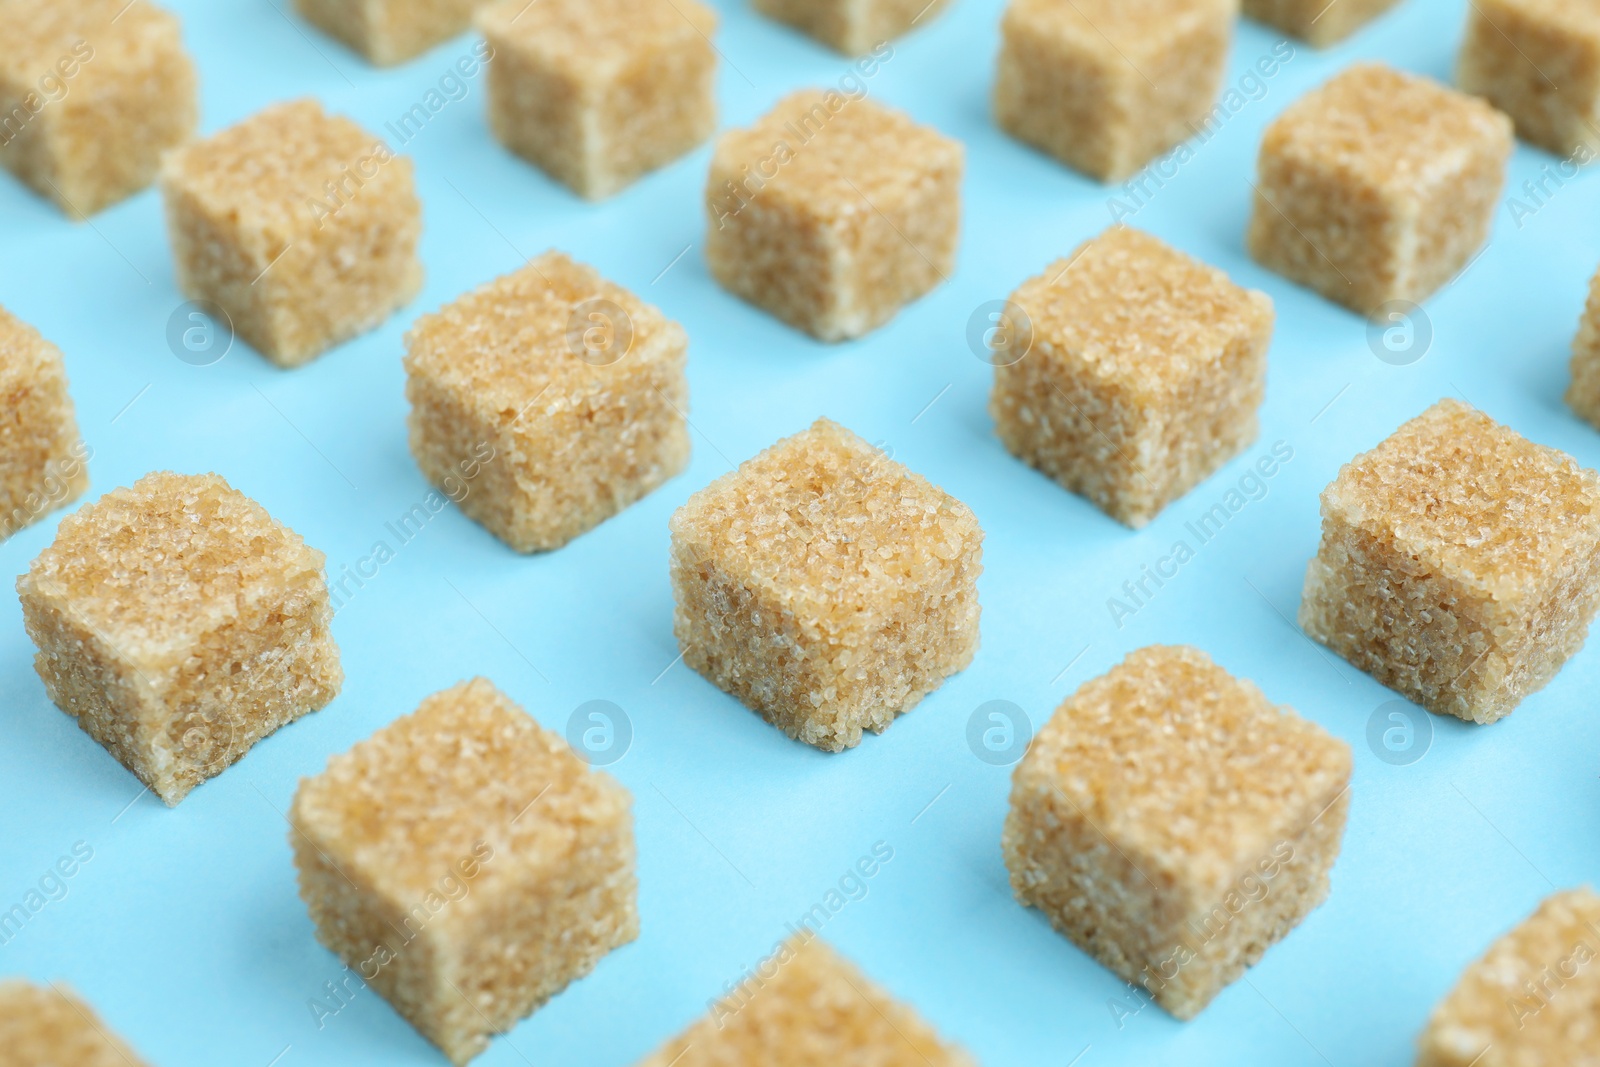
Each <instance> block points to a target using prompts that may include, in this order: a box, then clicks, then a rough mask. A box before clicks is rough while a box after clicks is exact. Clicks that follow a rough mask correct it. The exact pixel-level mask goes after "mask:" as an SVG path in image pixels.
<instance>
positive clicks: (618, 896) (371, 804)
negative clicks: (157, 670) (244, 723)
mask: <svg viewBox="0 0 1600 1067" xmlns="http://www.w3.org/2000/svg"><path fill="white" fill-rule="evenodd" d="M631 806H632V798H631V797H630V796H629V795H628V792H627V790H626V789H624V788H623V787H622V786H621V785H619V784H617V782H616V781H615V780H614V779H612V778H611V777H610V776H609V775H607V774H604V773H602V772H599V771H591V770H590V769H589V767H588V766H587V765H585V764H584V762H583V761H582V760H580V759H579V758H578V757H577V756H576V755H574V754H573V751H572V749H570V748H569V747H568V746H567V743H566V742H565V741H564V740H563V739H562V738H561V737H560V736H559V735H557V734H554V733H551V732H550V731H548V730H545V729H543V728H541V727H540V726H539V724H538V723H536V722H535V721H534V720H533V719H532V718H531V717H529V716H528V714H527V713H526V712H524V711H523V710H522V709H521V708H519V707H518V706H517V705H516V704H513V703H512V702H511V701H510V700H509V699H507V698H506V696H505V695H504V694H502V693H501V692H500V691H499V690H497V689H496V688H495V687H494V686H493V685H491V684H490V683H488V682H487V681H485V680H483V679H481V678H479V679H475V680H473V681H471V682H464V683H462V684H460V685H457V686H455V687H454V688H451V689H447V690H445V691H444V692H442V693H436V694H434V695H433V696H431V697H429V698H428V699H426V700H424V701H423V702H422V705H421V707H419V708H418V709H417V710H416V711H415V712H414V713H412V714H410V715H407V716H405V717H403V718H401V719H399V720H397V721H395V722H394V723H391V724H390V725H389V726H386V727H384V728H383V729H382V730H379V731H378V732H377V733H376V734H374V735H373V736H372V737H370V738H368V739H367V740H365V741H362V742H360V743H359V744H357V745H356V746H355V747H354V748H352V749H351V750H350V751H349V752H346V753H344V754H343V755H339V756H335V757H333V759H331V760H329V762H328V768H327V770H326V771H324V772H323V773H322V774H320V775H318V776H317V777H315V778H308V779H306V780H304V781H303V782H301V784H300V789H299V791H298V792H297V793H296V794H295V798H294V805H293V810H292V812H291V814H290V822H291V824H292V827H293V829H292V831H291V833H290V840H291V842H292V844H293V846H294V857H295V866H296V867H297V868H298V870H299V875H300V894H301V896H302V897H304V898H305V901H306V904H307V905H308V906H309V908H310V911H311V918H312V920H313V922H314V923H315V924H316V930H317V937H318V939H319V940H320V941H321V942H322V943H323V944H324V945H326V946H327V947H328V948H329V949H331V950H332V951H334V952H335V953H337V954H338V955H339V956H340V957H342V958H343V959H344V961H345V962H346V963H347V964H348V965H349V966H350V967H351V968H353V969H354V970H355V971H356V972H357V973H358V974H359V975H360V976H361V979H362V980H363V981H364V982H366V983H367V984H369V985H371V986H372V987H373V988H374V989H376V990H377V991H378V992H379V993H380V994H382V995H383V996H384V998H385V999H387V1000H388V1001H389V1003H390V1004H392V1005H394V1007H395V1010H397V1011H398V1012H399V1013H400V1014H401V1015H403V1016H404V1017H405V1018H406V1019H407V1020H408V1021H409V1022H410V1023H411V1024H412V1025H413V1026H415V1027H416V1028H417V1029H418V1030H419V1031H421V1033H422V1034H423V1035H424V1036H425V1037H427V1038H428V1039H429V1040H430V1041H432V1042H434V1043H435V1044H436V1045H438V1046H439V1048H440V1049H442V1050H443V1051H444V1053H445V1054H446V1055H447V1056H449V1057H450V1059H451V1060H452V1061H454V1062H455V1063H457V1064H464V1063H466V1062H467V1061H468V1060H470V1059H471V1058H472V1057H474V1056H476V1055H477V1054H478V1053H480V1052H482V1051H483V1050H484V1049H485V1048H487V1047H488V1044H489V1037H490V1036H491V1035H493V1034H496V1033H503V1032H505V1031H507V1030H509V1029H511V1028H512V1027H513V1026H514V1025H516V1023H517V1021H518V1020H520V1019H522V1018H523V1017H524V1016H526V1015H528V1014H529V1013H531V1012H532V1011H534V1010H535V1009H536V1008H538V1007H539V1006H540V1005H541V1004H543V1003H544V1002H545V1001H546V1000H548V999H549V998H550V997H552V996H554V995H555V994H556V993H558V992H560V991H561V990H562V989H564V988H565V987H566V986H567V985H568V984H569V983H571V982H573V981H575V980H577V979H579V978H582V977H583V976H584V975H586V974H588V973H589V972H590V971H591V970H593V969H594V967H595V964H596V963H598V962H599V960H600V958H601V957H602V956H604V955H605V954H606V953H607V952H610V951H611V950H612V949H613V948H616V947H617V946H619V945H622V944H626V943H627V942H629V941H632V940H633V939H634V938H636V937H637V936H638V933H639V916H638V911H637V899H638V883H637V880H636V878H635V875H634V843H633V815H632V807H631Z"/></svg>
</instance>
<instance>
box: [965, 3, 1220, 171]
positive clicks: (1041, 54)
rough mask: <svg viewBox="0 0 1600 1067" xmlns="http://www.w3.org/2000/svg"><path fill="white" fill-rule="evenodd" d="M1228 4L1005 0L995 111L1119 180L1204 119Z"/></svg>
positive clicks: (1085, 167)
mask: <svg viewBox="0 0 1600 1067" xmlns="http://www.w3.org/2000/svg"><path fill="white" fill-rule="evenodd" d="M1238 14H1239V2H1238V0H1012V2H1011V5H1010V6H1009V7H1008V8H1006V13H1005V16H1004V18H1003V19H1002V20H1001V23H1000V32H1001V40H1002V43H1001V47H1000V59H999V63H998V69H997V72H996V77H995V86H994V114H995V121H996V122H998V123H999V125H1000V128H1001V129H1003V130H1005V131H1006V132H1007V133H1009V134H1011V135H1012V136H1013V137H1015V138H1017V139H1018V140H1020V141H1024V142H1026V143H1028V144H1030V145H1033V146H1034V147H1035V148H1039V149H1042V150H1043V151H1045V152H1048V153H1049V154H1050V155H1052V156H1054V157H1056V158H1057V159H1059V160H1061V161H1062V162H1063V163H1065V164H1067V165H1068V166H1069V167H1072V168H1074V169H1075V170H1080V171H1082V172H1084V173H1085V174H1088V175H1090V176H1091V177H1094V178H1098V179H1099V180H1101V181H1120V180H1122V179H1123V178H1126V177H1128V176H1129V175H1131V174H1133V173H1134V172H1135V171H1137V170H1139V168H1140V167H1143V166H1144V165H1145V164H1146V163H1148V162H1150V161H1151V160H1152V159H1155V158H1156V157H1157V156H1159V155H1160V154H1161V153H1163V152H1165V151H1166V150H1167V149H1169V148H1171V147H1173V146H1174V145H1176V144H1178V143H1179V142H1181V141H1185V140H1187V139H1188V138H1189V137H1191V136H1192V135H1194V134H1195V133H1197V132H1199V131H1200V130H1202V129H1203V128H1204V127H1205V125H1206V123H1207V122H1208V121H1209V120H1210V117H1211V109H1212V106H1213V105H1214V104H1215V103H1216V102H1217V95H1218V93H1219V92H1220V91H1221V88H1222V77H1223V74H1224V73H1225V72H1226V71H1227V65H1228V47H1229V45H1230V44H1231V42H1232V40H1233V24H1234V21H1235V19H1236V18H1237V17H1238Z"/></svg>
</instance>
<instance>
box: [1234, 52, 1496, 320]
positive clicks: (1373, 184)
mask: <svg viewBox="0 0 1600 1067" xmlns="http://www.w3.org/2000/svg"><path fill="white" fill-rule="evenodd" d="M1511 148H1512V137H1511V120H1510V119H1508V118H1507V117H1506V116H1505V115H1502V114H1501V113H1500V112H1498V111H1496V110H1495V109H1494V108H1492V107H1490V106H1489V105H1488V104H1486V103H1484V102H1483V101H1481V100H1478V99H1477V98H1475V97H1470V96H1466V95H1465V94H1462V93H1458V92H1455V91H1454V90H1451V89H1447V88H1445V87H1444V86H1442V85H1439V84H1437V83H1435V82H1432V81H1430V80H1428V79H1426V78H1422V77H1418V76H1416V75H1412V74H1405V73H1401V72H1399V71H1396V70H1393V69H1391V68H1389V67H1386V66H1383V65H1381V64H1372V63H1362V64H1356V65H1355V66H1352V67H1350V68H1348V69H1346V70H1345V71H1343V72H1342V73H1340V74H1339V75H1337V76H1336V77H1335V78H1333V79H1332V80H1331V81H1329V82H1328V83H1327V84H1325V85H1323V86H1321V87H1320V88H1318V89H1315V90H1313V91H1312V92H1310V93H1308V94H1307V95H1306V96H1304V97H1302V98H1301V99H1299V100H1297V101H1296V102H1295V103H1293V104H1291V105H1290V106H1289V108H1288V109H1287V110H1285V111H1284V113H1283V114H1282V115H1280V116H1279V117H1278V118H1277V119H1275V120H1274V121H1273V123H1272V125H1271V126H1269V127H1268V128H1267V132H1266V134H1265V135H1264V136H1263V137H1262V141H1261V152H1260V157H1259V161H1258V164H1257V170H1258V178H1257V182H1256V196H1255V206H1254V210H1253V212H1252V214H1251V219H1250V227H1249V233H1248V240H1247V243H1248V245H1249V249H1250V254H1251V256H1253V257H1254V258H1255V260H1256V261H1257V262H1258V263H1260V264H1261V265H1262V266H1264V267H1267V268H1268V269H1270V270H1273V271H1276V272H1277V273H1279V274H1281V275H1283V276H1284V277H1286V278H1288V279H1289V280H1290V281H1293V282H1297V283H1299V284H1300V285H1303V286H1305V287H1307V288H1309V289H1312V290H1314V291H1316V292H1318V293H1320V294H1322V295H1323V296H1324V297H1326V298H1327V299H1329V300H1332V301H1334V302H1335V303H1338V304H1342V305H1344V306H1345V307H1347V308H1350V309H1351V310H1353V311H1356V312H1358V313H1360V314H1363V315H1369V316H1372V317H1373V318H1375V319H1380V320H1381V319H1382V318H1383V316H1384V314H1385V312H1386V311H1387V310H1388V309H1389V308H1390V307H1392V306H1393V305H1394V303H1395V302H1402V303H1403V304H1404V305H1412V304H1416V303H1419V302H1421V301H1422V300H1424V299H1425V298H1427V297H1428V296H1429V295H1431V294H1432V293H1433V292H1434V291H1436V290H1437V289H1438V288H1439V287H1440V286H1442V285H1444V284H1445V283H1446V282H1448V281H1449V280H1450V279H1452V278H1453V277H1455V276H1456V274H1457V273H1458V272H1460V271H1461V270H1462V269H1463V268H1464V267H1466V266H1467V265H1468V263H1469V262H1470V261H1471V260H1472V258H1473V257H1474V256H1476V255H1477V254H1478V252H1479V250H1480V249H1481V248H1482V247H1483V245H1484V242H1485V241H1486V240H1487V239H1488V235H1489V228H1490V223H1491V221H1492V219H1493V215H1494V211H1495V207H1496V205H1497V204H1498V203H1499V198H1500V191H1501V189H1502V188H1503V186H1504V184H1505V169H1506V161H1507V160H1508V159H1509V158H1510V156H1511Z"/></svg>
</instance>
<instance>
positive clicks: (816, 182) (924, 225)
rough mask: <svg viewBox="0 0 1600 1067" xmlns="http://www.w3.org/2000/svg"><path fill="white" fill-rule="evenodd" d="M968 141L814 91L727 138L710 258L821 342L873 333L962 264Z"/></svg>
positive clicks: (721, 147) (746, 294)
mask: <svg viewBox="0 0 1600 1067" xmlns="http://www.w3.org/2000/svg"><path fill="white" fill-rule="evenodd" d="M964 166H965V157H964V151H963V149H962V146H961V144H960V142H958V141H953V140H951V139H950V138H948V137H945V136H944V135H943V134H940V133H939V132H937V131H936V130H933V129H931V128H929V127H927V126H919V125H917V124H916V123H915V122H913V121H912V120H911V119H910V118H909V117H908V116H906V115H904V114H902V113H901V112H898V111H894V110H891V109H889V108H886V107H883V106H881V105H879V104H877V103H874V102H873V101H872V100H869V99H867V98H866V97H865V96H846V95H845V94H843V93H840V92H837V91H834V90H827V91H820V90H802V91H800V92H796V93H792V94H790V95H789V96H786V97H784V98H783V99H782V100H780V101H779V102H778V103H777V104H776V105H775V106H774V107H773V109H772V110H771V111H769V112H768V113H767V114H766V115H765V116H763V117H762V118H761V119H759V120H758V121H757V122H756V123H755V124H754V125H752V126H750V127H747V128H745V129H737V130H730V131H729V132H727V133H725V134H723V135H722V137H721V139H720V140H719V141H718V142H717V150H716V153H715V155H713V157H712V160H711V174H710V177H709V178H708V179H707V182H706V210H707V212H708V214H709V215H710V230H709V233H708V234H707V237H706V263H707V265H708V266H709V267H710V268H711V274H712V277H714V278H716V280H717V281H718V283H719V284H721V285H722V287H723V288H724V289H726V290H728V291H729V292H730V293H733V294H734V295H735V296H739V297H742V298H744V299H745V300H748V301H749V302H750V303H752V304H754V305H756V306H757V307H759V308H761V309H762V310H764V311H767V312H768V313H770V314H772V315H775V316H776V317H778V318H779V319H782V320H783V321H784V322H786V323H788V324H789V325H791V326H794V327H796V328H798V329H802V330H805V331H806V332H807V333H809V334H811V335H812V336H814V337H817V338H819V339H820V340H823V341H843V340H848V339H852V338H856V337H860V336H862V335H863V334H866V333H870V332H871V331H872V330H875V329H877V328H878V327H879V326H882V325H883V324H884V323H886V322H888V321H889V320H890V319H892V318H894V316H895V315H896V313H898V312H899V310H900V309H901V308H902V307H903V306H905V305H906V304H908V303H910V302H911V301H913V300H916V299H917V298H918V297H921V296H923V295H924V294H926V293H928V292H929V291H930V290H932V289H933V288H934V287H935V286H937V285H938V284H939V283H940V282H941V281H944V280H945V279H946V278H948V277H949V276H950V273H951V272H952V271H953V270H955V258H956V247H957V245H958V243H959V241H960V235H961V176H962V171H963V169H964Z"/></svg>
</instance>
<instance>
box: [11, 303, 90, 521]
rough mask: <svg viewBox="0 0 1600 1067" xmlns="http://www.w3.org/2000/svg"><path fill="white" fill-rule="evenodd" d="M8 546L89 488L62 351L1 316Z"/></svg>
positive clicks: (28, 328) (30, 329) (86, 453)
mask: <svg viewBox="0 0 1600 1067" xmlns="http://www.w3.org/2000/svg"><path fill="white" fill-rule="evenodd" d="M0 396H3V397H5V398H6V410H5V414H4V415H3V416H0V541H3V540H5V539H6V538H8V537H10V536H11V535H12V534H14V533H16V532H17V531H18V530H20V529H22V528H23V527H25V526H28V525H30V524H32V523H34V522H36V521H38V520H39V519H40V518H43V517H44V516H45V515H47V514H48V513H50V512H52V511H54V510H55V509H56V508H59V507H61V506H62V505H64V504H67V503H69V502H70V501H73V500H76V499H77V498H78V496H79V495H80V494H82V492H83V491H84V490H85V489H87V488H88V487H89V466H88V461H89V452H90V450H89V446H88V445H86V444H84V443H83V440H82V439H81V438H80V437H79V436H78V421H77V418H76V417H75V416H74V414H73V407H72V397H71V396H69V395H68V394H67V372H66V368H65V366H64V365H63V364H62V361H61V350H60V349H58V348H57V347H56V346H55V345H53V344H51V343H50V342H49V341H46V340H45V339H44V338H43V337H41V336H40V335H39V331H38V330H35V329H34V328H33V327H32V326H29V325H28V324H27V323H25V322H23V321H21V320H20V319H18V318H16V317H15V316H13V315H12V314H11V313H10V312H8V311H6V309H5V308H0Z"/></svg>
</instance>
